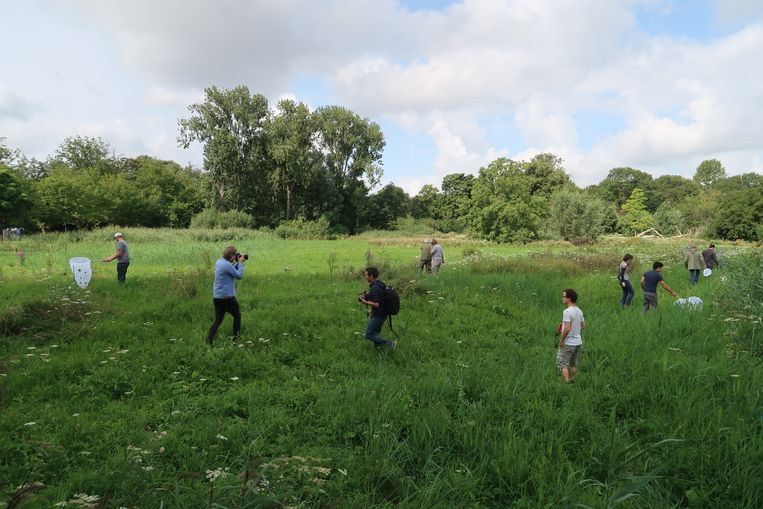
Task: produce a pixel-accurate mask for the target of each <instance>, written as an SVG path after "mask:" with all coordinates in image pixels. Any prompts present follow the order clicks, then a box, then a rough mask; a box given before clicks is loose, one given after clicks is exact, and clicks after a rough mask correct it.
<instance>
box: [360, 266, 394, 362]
mask: <svg viewBox="0 0 763 509" xmlns="http://www.w3.org/2000/svg"><path fill="white" fill-rule="evenodd" d="M364 275H365V278H366V281H368V285H369V287H370V291H368V292H363V293H362V294H361V295H360V297H358V301H359V302H360V303H361V304H366V305H367V306H371V309H370V312H369V315H370V316H369V317H368V324H367V325H366V333H365V337H366V339H368V340H370V341H373V342H374V345H376V346H377V347H382V346H389V347H390V348H391V349H392V350H393V351H394V350H395V349H396V348H397V341H390V340H389V339H384V338H383V337H381V330H382V326H383V325H384V320H385V319H386V318H387V314H386V313H385V311H384V290H385V289H386V288H387V287H386V285H385V284H384V283H383V282H381V281H379V269H377V268H376V267H368V268H367V269H366V271H365V273H364Z"/></svg>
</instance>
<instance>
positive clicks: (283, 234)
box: [274, 217, 331, 240]
mask: <svg viewBox="0 0 763 509" xmlns="http://www.w3.org/2000/svg"><path fill="white" fill-rule="evenodd" d="M274 233H275V234H276V236H277V237H280V238H282V239H303V240H316V239H328V238H330V237H331V235H330V234H329V222H328V219H326V218H325V217H321V218H320V219H318V220H317V221H306V220H305V219H303V218H301V217H298V218H297V219H292V220H291V221H284V222H283V223H281V224H280V225H278V227H276V229H275V230H274Z"/></svg>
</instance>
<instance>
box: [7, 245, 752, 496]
mask: <svg viewBox="0 0 763 509" xmlns="http://www.w3.org/2000/svg"><path fill="white" fill-rule="evenodd" d="M102 233H106V234H105V235H102ZM196 234H197V233H194V232H192V231H188V232H180V231H169V230H167V231H158V232H152V231H145V230H142V231H136V232H125V235H126V236H127V239H128V242H130V248H131V251H130V252H131V255H132V256H133V260H134V261H133V264H132V265H131V267H130V272H128V278H127V279H128V284H127V285H126V286H124V287H120V286H119V285H118V284H117V282H116V277H115V274H114V272H115V268H114V267H113V266H111V265H108V266H107V265H104V266H97V270H96V272H95V276H94V279H93V281H92V282H91V285H90V287H89V288H88V290H84V291H83V290H80V289H78V288H76V287H74V286H73V284H72V281H71V276H70V273H69V272H68V266H67V265H66V259H67V258H68V256H74V255H75V254H76V255H80V254H85V255H89V256H90V257H91V258H94V259H97V258H98V257H100V256H104V255H106V254H110V253H111V252H112V250H113V244H112V243H111V242H110V241H109V238H108V235H107V232H101V233H98V232H96V233H93V234H88V235H92V237H89V236H83V238H81V239H80V240H75V239H71V238H69V237H68V236H58V237H57V236H52V237H47V236H46V237H39V238H32V239H30V240H28V241H25V242H28V244H26V245H25V246H26V247H27V249H28V250H29V252H30V256H29V257H28V260H27V262H26V263H25V264H24V265H23V266H21V265H19V264H17V263H16V261H15V260H13V259H10V260H9V259H7V258H5V259H3V260H2V263H0V265H2V266H3V269H4V272H3V278H4V280H3V282H2V283H1V285H2V286H0V291H1V292H2V297H3V299H2V301H1V303H0V331H2V332H3V337H2V338H1V339H0V348H1V350H0V373H2V374H3V375H4V376H2V377H0V384H1V385H0V409H2V411H1V413H0V457H1V458H2V461H0V479H2V480H3V484H2V485H0V490H2V493H0V495H2V497H4V498H3V499H4V500H6V501H10V500H11V497H13V496H14V495H15V496H17V497H18V496H22V497H23V499H24V500H25V503H26V506H28V507H50V506H51V505H53V504H56V503H59V502H68V503H69V506H70V507H77V505H76V504H79V503H83V504H84V503H88V502H87V501H85V502H81V501H82V500H85V499H84V498H83V497H82V496H81V495H80V496H78V494H85V495H89V496H91V497H92V498H90V499H87V500H90V502H89V503H91V504H92V505H93V506H95V505H97V504H99V503H100V504H102V506H108V507H112V506H113V507H120V506H125V507H162V506H163V507H210V506H213V507H281V506H288V507H393V506H403V507H508V506H511V507H527V508H531V507H532V508H535V507H595V508H599V507H638V508H641V507H655V508H663V507H686V506H688V507H751V508H752V507H759V506H761V504H762V503H763V500H762V496H761V493H763V420H761V414H763V401H761V391H760V388H761V387H762V386H763V385H762V382H763V375H762V374H761V369H760V367H761V366H760V359H759V358H758V357H756V356H754V355H751V354H747V353H744V350H743V349H738V350H736V351H734V354H733V355H730V351H729V344H730V334H729V332H730V330H729V328H728V327H729V325H730V324H733V323H735V322H726V321H724V320H726V319H727V318H728V317H729V316H728V313H731V311H730V309H729V308H728V307H726V300H724V299H725V297H724V296H725V295H728V294H729V293H728V292H730V291H731V290H730V288H732V287H731V286H730V283H731V281H736V280H738V277H739V276H737V275H736V274H737V273H736V272H734V271H733V270H731V269H729V270H728V271H726V269H724V270H723V271H721V274H718V275H723V276H724V278H725V281H722V280H721V279H720V278H709V279H702V280H701V281H700V284H699V285H698V286H697V287H695V288H691V287H690V286H689V282H688V274H687V273H686V271H685V270H684V269H683V266H682V265H681V264H680V263H676V262H677V261H678V257H673V258H670V257H669V256H670V255H671V253H672V251H671V248H669V247H665V246H664V245H662V244H656V245H650V244H643V245H642V244H637V245H628V246H626V247H627V249H629V250H631V251H632V252H634V253H636V254H637V258H638V259H639V261H640V263H641V265H642V267H644V266H648V265H651V261H652V260H653V259H654V258H655V257H662V258H663V260H667V262H668V265H667V266H666V271H665V274H666V279H667V280H668V283H669V284H670V285H671V286H672V287H673V288H675V289H676V290H678V291H679V293H681V294H682V295H689V294H695V295H698V296H700V297H702V298H703V299H704V301H705V307H704V309H703V310H701V311H695V312H690V311H685V310H681V309H679V308H677V307H675V306H673V305H672V304H671V299H670V298H669V297H668V296H667V295H666V294H662V295H661V296H660V299H661V301H660V308H659V309H658V310H657V311H656V312H653V313H650V314H647V315H646V316H644V315H642V314H641V313H640V310H639V306H638V305H637V304H638V302H634V306H633V308H632V309H628V310H621V309H620V308H619V305H618V300H619V293H620V291H619V287H618V286H617V282H616V281H615V280H614V279H613V276H614V274H615V270H616V267H617V262H618V260H619V258H620V257H621V256H622V254H621V253H622V249H620V248H621V247H622V246H609V247H608V246H596V247H586V248H584V249H574V250H573V249H571V248H569V247H568V245H563V244H551V245H531V246H525V247H522V248H517V247H514V246H496V245H493V244H484V243H468V242H464V243H463V244H457V243H454V244H449V243H447V241H444V246H445V250H446V261H447V262H448V263H447V264H446V265H445V267H444V269H443V271H442V272H441V273H440V274H439V275H438V276H436V277H431V276H427V275H422V274H419V273H417V272H416V271H415V266H416V260H417V258H418V243H419V242H420V241H421V239H418V238H413V237H411V241H410V242H409V243H408V244H405V243H402V242H400V241H397V240H396V241H394V242H389V243H386V241H385V240H384V239H371V238H361V239H357V238H351V239H340V240H335V241H297V240H290V241H286V240H281V239H277V238H275V237H273V236H272V235H265V234H256V233H251V232H246V231H242V234H241V237H237V238H235V239H233V238H230V237H228V238H225V239H215V240H214V241H206V240H203V239H199V238H195V237H194V235H196ZM211 234H212V233H211V232H210V235H211ZM154 235H155V236H154ZM102 237H103V238H102ZM64 239H65V241H64ZM234 241H235V243H236V246H237V247H238V248H239V250H240V251H241V252H244V251H245V250H246V251H248V252H249V253H250V255H251V258H250V263H249V265H247V268H246V273H245V278H244V279H243V280H242V281H241V282H240V283H239V286H238V293H239V300H240V303H241V307H242V311H243V318H244V328H243V331H242V332H243V337H242V338H241V340H240V341H239V342H238V343H236V344H234V343H231V342H229V341H227V340H224V339H223V337H224V336H225V335H226V334H227V333H228V331H229V330H230V326H231V325H230V321H226V322H225V323H224V324H223V326H222V328H221V330H220V333H219V336H220V339H219V341H218V343H217V345H216V346H215V347H214V348H213V349H208V348H206V346H205V345H204V341H203V338H204V335H205V334H206V330H207V328H208V327H209V325H210V324H211V321H212V306H211V302H210V298H211V297H210V290H211V283H212V280H211V266H212V264H213V263H214V260H215V259H216V258H217V257H218V256H219V251H221V250H222V247H224V246H225V245H226V244H227V243H228V242H234ZM46 244H47V245H49V246H50V247H56V249H53V250H52V251H49V252H44V251H43V252H42V253H41V254H35V252H36V248H40V247H43V246H44V245H46ZM368 251H371V255H372V260H373V262H374V263H376V264H377V265H379V266H381V267H384V269H385V270H384V272H383V274H382V279H385V280H386V281H387V282H388V283H390V284H393V285H395V286H396V287H397V288H399V289H400V291H401V294H402V299H403V300H402V302H403V309H402V311H401V314H400V315H399V316H398V317H396V318H395V322H394V324H395V328H396V330H397V331H398V332H399V333H400V334H401V336H402V339H401V341H400V346H399V349H398V351H397V352H395V353H394V354H392V353H389V352H384V351H382V352H378V351H376V350H374V349H373V348H372V345H371V344H370V342H368V341H366V340H364V339H363V337H362V332H363V329H364V326H365V319H366V318H365V314H364V312H363V310H362V309H361V307H360V306H359V305H358V304H357V302H356V295H357V293H358V292H359V291H360V290H362V289H364V288H365V287H366V283H365V281H364V280H363V279H362V278H361V275H360V269H361V268H362V267H363V266H364V265H365V264H366V263H367V259H366V256H365V254H366V253H367V252H368ZM464 251H466V252H467V254H468V256H463V254H462V253H464ZM532 253H534V254H532ZM618 253H619V256H616V255H617V254H618ZM332 254H333V257H332V256H331V255H332ZM329 261H330V262H329ZM566 287H573V288H576V289H577V290H578V292H579V293H580V295H581V298H580V301H579V304H580V307H581V309H582V310H583V312H584V313H585V317H586V322H587V324H588V328H587V329H586V331H585V333H584V341H585V346H584V354H583V359H582V365H581V374H580V376H579V380H578V383H577V384H576V385H574V386H565V385H563V384H562V383H561V380H560V377H559V376H558V374H557V373H556V370H555V368H554V355H555V345H556V342H557V338H556V335H555V328H556V327H555V326H556V324H557V323H558V321H559V319H560V316H561V312H562V307H561V303H560V295H561V290H562V289H564V288H566ZM637 297H638V296H637ZM228 320H230V319H229V318H228ZM731 332H732V333H734V332H733V330H732V331H731ZM384 333H385V334H387V333H388V329H387V328H386V327H385V329H384ZM736 334H740V332H736ZM35 482H37V483H41V484H42V485H44V487H43V488H40V487H39V486H37V487H35V488H34V489H31V488H30V489H28V490H27V491H23V490H24V489H25V488H24V487H25V486H32V483H35ZM80 506H81V505H80Z"/></svg>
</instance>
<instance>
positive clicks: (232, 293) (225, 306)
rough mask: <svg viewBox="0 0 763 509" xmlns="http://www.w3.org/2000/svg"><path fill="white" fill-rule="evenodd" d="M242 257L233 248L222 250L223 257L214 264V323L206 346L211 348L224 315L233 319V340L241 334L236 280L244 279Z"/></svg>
mask: <svg viewBox="0 0 763 509" xmlns="http://www.w3.org/2000/svg"><path fill="white" fill-rule="evenodd" d="M244 261H245V258H244V255H240V254H238V251H237V250H236V248H235V247H233V246H228V247H226V248H225V249H224V250H223V256H222V258H220V259H219V260H217V262H216V263H215V282H214V284H213V285H212V302H213V303H214V306H215V321H214V322H213V323H212V327H210V328H209V333H208V334H207V344H208V345H210V346H212V343H213V342H214V340H215V335H217V329H218V328H219V327H220V325H221V324H222V323H223V319H224V318H225V313H230V314H231V316H232V317H233V338H234V340H235V338H238V335H239V332H241V309H240V308H239V306H238V300H236V281H235V280H236V279H241V278H243V277H244Z"/></svg>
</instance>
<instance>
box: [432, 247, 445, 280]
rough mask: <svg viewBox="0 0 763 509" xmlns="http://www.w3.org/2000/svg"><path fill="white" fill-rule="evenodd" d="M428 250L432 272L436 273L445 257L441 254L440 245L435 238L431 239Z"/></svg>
mask: <svg viewBox="0 0 763 509" xmlns="http://www.w3.org/2000/svg"><path fill="white" fill-rule="evenodd" d="M429 252H430V253H431V254H432V272H434V273H437V271H438V270H440V267H442V265H443V264H444V263H445V258H444V257H443V255H442V246H441V245H440V244H438V243H437V239H432V247H431V249H430V250H429Z"/></svg>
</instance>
